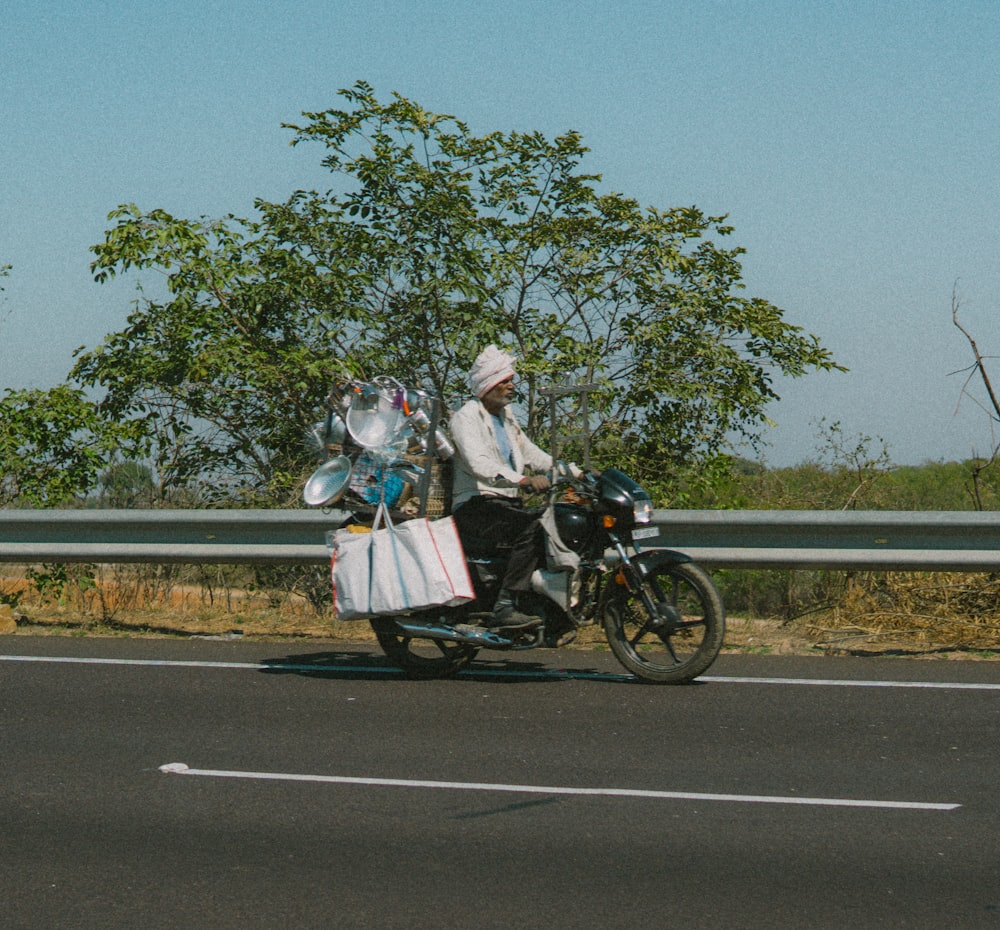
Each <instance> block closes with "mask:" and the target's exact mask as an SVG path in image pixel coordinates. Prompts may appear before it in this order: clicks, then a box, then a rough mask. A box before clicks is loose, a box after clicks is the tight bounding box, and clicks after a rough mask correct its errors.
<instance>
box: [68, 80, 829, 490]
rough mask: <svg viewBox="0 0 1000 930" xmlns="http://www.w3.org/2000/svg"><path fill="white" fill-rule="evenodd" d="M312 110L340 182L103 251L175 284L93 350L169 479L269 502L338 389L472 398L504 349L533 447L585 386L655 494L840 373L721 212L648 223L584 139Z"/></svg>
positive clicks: (90, 377) (358, 93)
mask: <svg viewBox="0 0 1000 930" xmlns="http://www.w3.org/2000/svg"><path fill="white" fill-rule="evenodd" d="M340 96H341V97H342V98H343V99H344V100H345V101H346V102H347V104H348V108H347V109H331V110H326V111H323V112H317V113H306V114H303V115H304V122H303V123H302V125H293V126H290V127H289V128H290V129H292V130H293V131H294V138H293V140H292V144H293V145H297V144H302V143H306V142H318V143H320V144H322V145H323V146H324V149H325V152H324V157H323V164H324V165H325V166H326V167H327V168H329V169H330V171H331V172H333V173H334V176H335V187H334V188H333V189H331V190H328V191H325V192H322V193H321V192H317V191H297V192H295V193H294V194H293V195H292V196H291V197H290V198H289V199H288V200H287V201H286V202H284V203H280V204H276V203H269V202H264V201H257V202H256V203H255V208H256V210H257V214H258V215H257V217H256V218H254V219H245V218H244V219H240V218H237V217H234V216H229V217H226V218H225V219H223V220H218V221H210V220H207V219H205V218H202V219H201V220H198V221H187V220H179V219H175V218H174V217H172V216H170V215H169V214H167V213H166V212H164V211H162V210H153V211H152V212H149V213H143V212H141V211H140V210H138V208H136V207H134V206H131V205H128V206H123V207H121V208H119V209H118V210H117V211H115V212H114V213H113V214H112V215H111V217H110V218H111V219H114V220H115V221H116V225H115V226H114V227H113V228H112V229H110V230H109V231H108V232H107V234H106V238H105V241H104V242H103V243H101V244H99V245H97V246H95V247H94V252H95V255H96V258H95V261H94V263H93V270H94V272H95V275H96V277H97V280H99V281H104V280H107V279H108V278H110V277H112V276H114V275H116V274H118V273H120V272H123V271H125V270H126V269H129V268H139V269H147V268H155V269H158V270H161V271H162V272H164V273H165V275H166V285H167V293H166V295H165V296H164V297H162V298H153V297H146V296H144V295H143V296H141V297H140V301H139V306H138V307H137V309H136V311H135V313H133V314H132V316H131V317H130V318H129V320H128V326H127V328H126V329H125V330H123V331H121V332H119V333H116V334H113V335H111V336H109V337H108V338H107V339H106V340H105V342H104V344H103V345H101V346H99V347H97V348H96V349H95V350H93V351H91V352H88V353H86V354H83V355H82V356H81V357H80V358H79V360H78V362H77V365H76V367H75V369H74V376H75V377H76V378H78V379H79V380H80V381H81V383H83V384H84V385H86V386H88V387H96V386H100V387H101V388H103V389H104V391H105V395H104V399H103V401H102V407H103V410H104V411H105V413H106V415H109V416H112V417H116V418H124V419H132V420H137V421H139V422H141V423H142V424H143V428H144V435H145V437H146V438H147V439H148V440H149V441H150V442H151V448H152V449H153V450H154V454H155V456H156V464H157V468H158V470H159V471H160V472H161V473H162V472H163V471H164V470H166V471H168V472H169V473H170V474H171V475H173V479H172V480H174V481H177V482H187V481H192V480H196V479H201V480H204V481H207V482H209V484H210V485H214V486H218V487H222V488H225V489H230V488H232V487H233V486H238V487H240V488H248V487H250V488H254V489H256V490H263V489H267V491H268V493H271V494H273V493H274V492H275V491H276V490H278V489H282V488H285V489H287V488H288V487H290V485H291V477H292V476H294V475H296V474H298V473H299V472H300V471H301V469H302V467H303V464H304V462H303V459H302V458H301V454H300V451H299V436H300V431H301V428H302V426H303V425H304V424H306V423H308V422H309V420H310V418H311V417H315V415H316V410H315V407H316V403H317V401H318V400H319V399H321V398H322V397H323V396H325V394H326V391H327V389H328V387H329V383H330V382H331V381H332V380H334V379H336V378H345V377H363V376H367V377H371V376H374V375H378V374H392V375H395V376H396V377H398V378H400V379H401V380H405V381H407V382H411V383H414V384H418V385H422V386H425V387H427V388H429V389H430V390H432V391H433V392H434V393H436V394H438V395H440V396H444V397H448V398H451V399H457V398H458V397H459V396H460V395H462V394H464V392H465V386H464V373H465V371H466V369H467V367H468V366H469V364H470V363H471V360H472V359H473V358H474V357H475V355H476V354H477V353H478V352H479V351H480V349H481V348H482V347H483V346H484V345H486V344H488V343H490V342H496V343H498V344H501V345H504V346H507V347H509V348H511V349H512V350H513V351H514V352H515V353H516V354H517V356H518V357H519V359H520V360H521V364H520V373H521V379H522V383H523V389H524V401H525V405H526V408H527V418H528V423H529V429H530V431H531V432H533V433H536V434H538V433H539V432H540V431H541V429H542V425H543V420H544V417H545V412H546V408H545V405H544V403H543V402H542V398H541V396H540V395H539V390H540V388H542V387H543V386H544V385H546V384H548V383H551V382H553V381H558V382H566V381H583V380H586V381H588V382H594V383H596V384H598V385H599V386H600V391H599V392H598V393H597V394H596V395H595V396H594V397H593V398H592V399H591V402H592V408H593V410H594V411H595V414H596V417H597V419H596V420H595V422H594V424H593V426H594V427H595V428H597V429H598V434H597V435H598V438H599V440H600V447H599V453H598V454H599V457H603V458H604V459H605V460H607V461H609V462H610V461H614V462H615V463H616V464H620V465H623V466H625V467H628V468H630V469H631V470H632V471H633V472H634V473H636V476H637V477H639V478H640V479H643V478H646V479H648V478H650V477H657V476H660V475H662V474H663V473H665V472H666V473H669V474H672V475H681V474H685V473H690V471H691V470H692V469H695V470H699V469H700V470H704V469H706V468H708V466H709V465H710V464H711V463H712V462H713V461H719V460H720V456H721V455H722V453H723V452H725V451H726V448H727V440H728V439H729V438H730V437H733V436H736V437H740V438H742V439H749V440H750V441H754V440H755V439H756V438H757V436H758V430H759V428H760V427H761V425H762V424H763V423H765V422H766V419H765V413H764V411H765V407H766V405H767V404H768V403H769V402H770V401H771V400H773V399H774V398H775V397H776V396H777V394H776V391H775V386H774V385H775V380H776V378H777V377H778V376H780V375H788V376H793V377H795V376H799V375H802V374H804V373H805V372H806V371H807V370H810V369H820V370H823V369H833V368H838V367H839V366H837V365H836V364H835V363H834V361H833V360H832V359H831V357H830V355H829V353H828V352H827V351H826V350H825V349H824V348H823V347H822V346H821V345H820V344H819V341H818V340H817V339H816V337H814V336H811V335H808V334H806V333H804V332H803V331H802V330H801V329H800V328H798V327H796V326H793V325H791V324H789V323H788V322H786V321H785V320H784V318H783V316H784V315H783V312H782V311H781V310H780V309H779V308H777V307H775V306H774V305H772V304H770V303H768V302H767V301H765V300H762V299H759V298H751V297H745V296H743V295H742V294H741V293H740V292H741V290H742V289H743V284H742V281H741V274H742V269H741V266H740V261H739V258H740V255H741V254H742V253H743V250H742V249H740V248H729V249H726V248H723V247H721V246H719V245H717V244H716V243H715V241H714V237H718V238H724V237H726V236H728V235H729V234H730V233H731V232H732V230H731V228H730V227H729V226H727V225H725V217H711V216H705V215H704V214H703V213H702V212H701V211H700V210H698V209H697V208H696V207H681V208H673V209H668V210H659V209H655V208H652V207H649V208H642V207H640V205H639V204H638V203H637V202H636V201H635V200H633V199H631V198H629V197H626V196H624V195H623V194H619V193H614V192H605V191H603V189H602V185H601V178H600V176H599V175H595V174H587V173H584V172H583V171H582V170H581V163H582V161H583V158H584V156H585V154H586V152H587V149H586V148H585V146H584V145H583V143H582V140H581V138H580V136H579V135H578V134H576V133H574V132H569V133H567V134H565V135H563V136H559V137H557V138H556V139H554V140H549V139H547V138H545V137H544V136H543V135H541V134H540V133H537V132H529V133H523V132H509V133H501V132H493V133H489V134H487V135H483V136H477V135H474V134H473V133H472V132H471V131H470V129H469V127H468V126H467V125H466V124H465V123H463V122H462V121H460V120H458V119H456V118H455V117H452V116H447V115H441V114H435V113H430V112H428V111H426V110H424V109H422V108H421V107H420V106H418V105H417V104H416V103H413V102H411V101H409V100H407V99H405V98H403V97H401V96H399V95H393V97H392V99H391V100H390V101H389V102H387V103H383V102H380V101H379V100H378V99H377V98H376V96H375V94H374V92H373V91H372V89H371V88H370V87H369V86H368V85H367V84H364V83H362V82H359V83H358V84H356V85H355V86H354V87H353V88H351V89H347V90H342V91H340Z"/></svg>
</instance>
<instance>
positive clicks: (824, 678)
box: [0, 636, 1000, 930]
mask: <svg viewBox="0 0 1000 930" xmlns="http://www.w3.org/2000/svg"><path fill="white" fill-rule="evenodd" d="M483 655H486V654H483ZM477 668H478V670H477V671H476V672H474V673H472V674H466V675H464V676H463V677H461V678H459V679H457V680H455V681H446V682H424V683H420V682H410V681H407V680H405V679H403V678H402V677H400V676H399V675H397V674H395V673H393V672H391V671H390V670H389V669H388V668H387V667H386V665H385V662H384V661H383V659H382V658H381V656H380V654H378V653H377V652H372V651H370V650H367V649H365V648H362V647H359V648H358V649H357V650H356V651H355V650H352V649H350V648H347V649H345V648H344V647H343V645H342V644H341V645H337V646H333V645H330V646H329V647H328V648H327V647H326V646H324V645H323V644H319V645H317V644H316V643H310V644H308V645H295V644H291V645H289V644H287V643H286V644H274V643H259V642H257V643H251V642H217V641H208V640H191V641H173V640H114V639H75V638H49V637H39V638H33V637H25V636H6V637H0V927H3V928H5V930H6V928H54V927H66V928H102V930H106V928H112V927H130V928H131V927H143V928H146V930H151V928H161V927H170V928H176V927H184V928H194V930H197V928H203V927H204V928H213V930H225V928H230V927H232V928H235V927H241V928H245V927H282V928H284V927H296V928H313V927H316V928H320V927H332V928H348V927H362V926H363V927H413V928H418V927H419V928H422V927H427V928H465V927H476V928H492V927H498V928H499V927H503V928H510V927H544V928H552V930H556V928H568V927H574V928H581V927H602V928H603V927H608V928H611V927H630V928H633V930H634V928H647V927H649V928H660V927H673V926H677V927H685V928H701V927H713V928H714V927H723V928H743V927H746V928H772V927H810V928H819V927H837V928H844V927H880V928H887V927H907V928H918V927H928V928H943V927H956V928H974V927H1000V838H998V837H1000V791H998V788H1000V784H998V755H1000V753H998V747H1000V739H998V736H1000V664H996V663H975V662H946V661H940V662H927V661H907V660H900V659H895V660H874V659H832V658H831V659H801V658H791V657H789V658H784V657H723V658H722V659H720V660H719V661H718V662H717V663H716V665H715V666H714V667H713V668H712V669H711V670H710V674H709V676H708V677H707V678H706V679H705V680H704V681H702V682H700V683H698V684H695V685H690V686H685V687H654V686H648V685H641V684H637V683H635V682H634V681H631V680H629V679H628V678H627V677H626V676H623V675H622V674H621V673H620V670H619V668H618V667H617V666H616V664H615V662H614V660H613V658H612V657H611V656H610V655H608V654H606V653H584V652H569V651H564V652H554V651H546V652H541V651H539V652H532V653H522V654H519V655H518V656H517V657H515V659H514V660H513V661H504V662H501V663H496V664H491V663H484V664H480V665H479V666H477ZM164 766H166V767H167V768H166V770H164V768H163V767H164Z"/></svg>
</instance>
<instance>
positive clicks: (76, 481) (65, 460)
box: [0, 384, 121, 507]
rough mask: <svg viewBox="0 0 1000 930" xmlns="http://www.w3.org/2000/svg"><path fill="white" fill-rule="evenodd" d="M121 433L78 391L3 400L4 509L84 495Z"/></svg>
mask: <svg viewBox="0 0 1000 930" xmlns="http://www.w3.org/2000/svg"><path fill="white" fill-rule="evenodd" d="M120 435H121V433H120V431H119V430H118V429H117V428H116V427H114V426H113V425H111V424H107V423H105V422H104V421H103V420H102V419H101V417H100V414H99V412H98V410H97V408H96V406H95V405H94V404H93V403H91V402H90V401H88V400H87V398H86V397H85V396H84V394H83V392H82V391H81V390H79V388H75V387H72V386H70V385H67V384H62V385H58V386H57V387H54V388H52V389H50V390H48V391H41V390H27V391H14V390H8V391H6V392H5V393H4V395H3V397H2V398H0V506H4V507H6V506H10V505H12V504H16V505H19V506H28V505H36V506H48V507H52V506H56V505H58V504H63V503H67V502H68V501H71V500H73V499H74V498H76V497H79V496H80V495H82V494H86V493H87V491H89V490H90V489H91V488H92V487H94V485H95V483H96V482H97V478H98V476H99V475H100V473H101V471H102V470H103V469H104V467H105V466H106V463H107V462H108V460H109V459H110V458H111V457H113V455H114V451H115V449H116V447H117V445H118V441H119V437H120Z"/></svg>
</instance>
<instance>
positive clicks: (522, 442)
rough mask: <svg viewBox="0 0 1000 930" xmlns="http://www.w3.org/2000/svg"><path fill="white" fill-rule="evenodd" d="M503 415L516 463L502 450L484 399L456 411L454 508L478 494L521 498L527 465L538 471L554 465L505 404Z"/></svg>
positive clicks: (453, 415)
mask: <svg viewBox="0 0 1000 930" xmlns="http://www.w3.org/2000/svg"><path fill="white" fill-rule="evenodd" d="M500 416H501V417H502V418H503V422H504V431H505V433H506V435H507V439H508V441H509V442H510V448H511V452H512V453H513V460H514V461H513V466H512V465H511V464H510V463H509V462H506V461H505V460H504V457H503V455H502V454H501V452H500V447H499V445H498V443H497V439H496V435H495V434H494V432H493V418H492V417H491V416H490V413H489V411H488V410H487V409H486V407H485V406H483V402H482V401H481V400H479V399H478V398H476V399H473V400H470V401H469V402H468V403H467V404H465V405H464V406H463V407H462V408H461V409H460V410H458V411H456V412H455V413H453V414H452V416H451V437H452V439H453V440H454V441H455V449H456V454H455V477H454V487H453V491H452V507H453V508H454V507H458V505H459V504H464V503H465V502H466V501H467V500H468V499H469V498H470V497H475V496H476V495H477V494H501V495H503V496H504V497H517V495H518V490H517V489H518V485H519V484H520V483H521V479H522V478H523V477H524V469H525V467H529V468H532V469H533V470H534V471H537V472H544V471H548V470H549V469H550V468H552V456H551V455H549V454H548V453H547V452H544V451H543V450H541V449H539V448H538V446H536V445H535V444H534V443H533V442H532V441H531V440H530V439H528V437H527V436H525V435H524V432H523V431H522V429H521V427H520V426H519V425H518V423H517V420H515V419H514V414H513V412H512V411H511V409H510V407H504V409H503V410H502V411H501V412H500Z"/></svg>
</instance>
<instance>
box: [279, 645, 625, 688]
mask: <svg viewBox="0 0 1000 930" xmlns="http://www.w3.org/2000/svg"><path fill="white" fill-rule="evenodd" d="M553 659H554V660H555V661H554V662H553V663H548V662H532V661H525V660H523V659H518V660H511V659H505V660H502V661H490V660H477V661H476V662H475V664H474V665H473V666H472V667H471V668H468V669H466V670H464V671H462V672H459V673H458V675H456V676H455V678H454V679H453V681H455V682H456V683H457V682H463V681H472V682H475V681H487V680H488V681H491V682H498V683H499V682H504V683H509V684H518V683H522V682H528V681H532V682H538V681H566V680H580V679H583V680H588V681H601V682H605V683H609V684H619V685H620V684H639V683H640V682H639V681H638V680H637V679H636V678H634V677H633V676H632V675H629V674H627V673H625V672H624V671H623V672H620V673H619V672H608V671H605V670H602V669H599V668H594V667H592V666H589V665H584V664H580V665H579V667H577V666H576V665H575V666H574V667H572V668H567V667H565V666H563V665H561V664H559V662H558V659H557V657H555V656H553ZM261 662H262V664H264V665H265V666H267V667H266V668H264V669H262V670H261V671H262V674H265V675H303V676H305V677H308V678H326V679H343V678H351V679H355V680H356V679H359V678H360V679H364V680H369V681H376V680H381V679H385V678H405V677H406V673H405V672H404V671H402V670H401V669H398V668H395V667H394V666H392V665H391V664H390V663H389V661H388V659H386V657H385V656H383V655H381V654H379V653H372V652H365V651H352V650H346V649H344V650H341V649H338V650H334V651H329V652H311V653H298V654H295V655H287V656H278V657H275V658H269V659H262V660H261ZM577 662H579V660H577Z"/></svg>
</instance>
